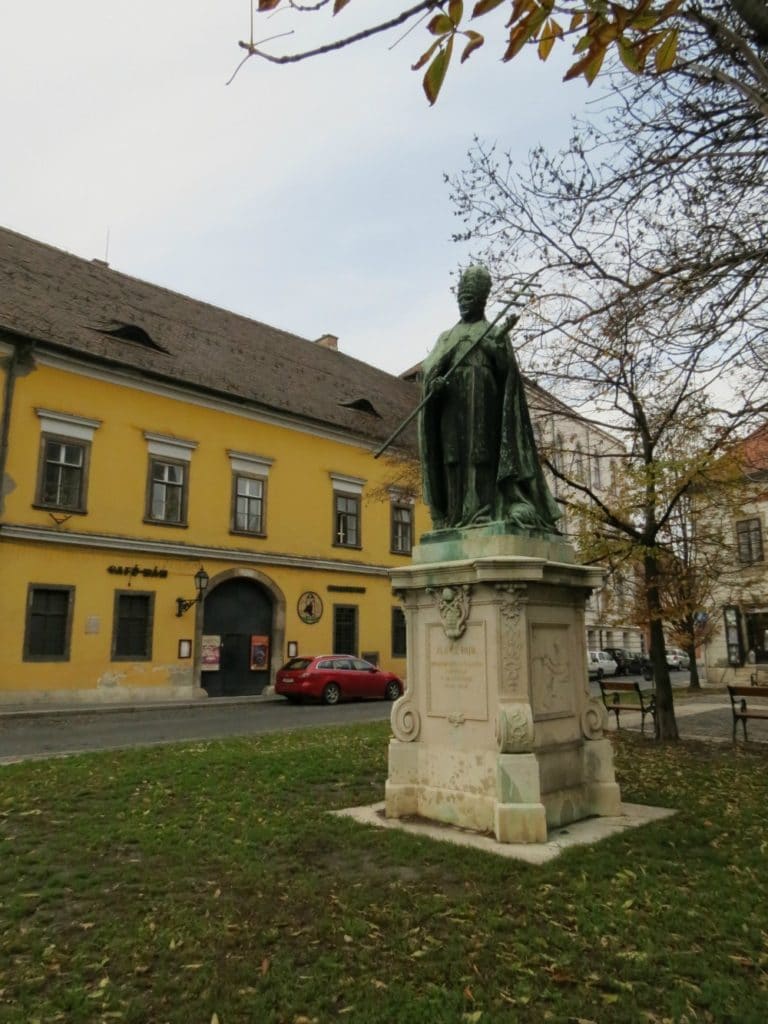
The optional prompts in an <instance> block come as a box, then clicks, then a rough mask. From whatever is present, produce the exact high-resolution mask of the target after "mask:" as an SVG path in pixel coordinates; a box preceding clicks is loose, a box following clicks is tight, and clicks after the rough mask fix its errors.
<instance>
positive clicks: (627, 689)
mask: <svg viewBox="0 0 768 1024" xmlns="http://www.w3.org/2000/svg"><path fill="white" fill-rule="evenodd" d="M600 689H601V690H602V691H603V693H612V692H613V691H614V690H618V691H619V692H620V693H634V692H635V691H636V690H638V689H639V687H638V685H637V683H606V682H604V681H603V680H602V679H601V680H600Z"/></svg>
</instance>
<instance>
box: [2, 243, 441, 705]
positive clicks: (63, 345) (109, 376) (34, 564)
mask: <svg viewBox="0 0 768 1024" xmlns="http://www.w3.org/2000/svg"><path fill="white" fill-rule="evenodd" d="M0 387H1V388H2V393H1V397H0V415H1V418H0V481H2V490H1V491H0V649H1V650H2V651H3V657H2V660H1V661H0V701H3V702H6V703H8V702H17V701H30V700H39V701H44V700H46V699H48V700H52V699H56V700H62V699H71V700H73V701H76V700H88V701H94V700H113V699H145V698H146V699H154V698H157V699H160V698H162V699H167V698H190V697H195V696H205V693H206V692H207V693H208V694H209V695H212V696H215V695H236V694H245V693H259V692H261V691H263V690H264V689H265V688H266V687H268V686H270V685H271V684H272V683H273V682H274V675H275V672H276V670H277V669H278V668H279V667H280V665H281V664H282V663H283V662H284V661H285V660H286V658H287V657H288V656H289V654H291V653H293V652H298V653H302V654H323V653H330V652H332V651H342V652H344V653H354V654H358V655H361V656H363V657H370V658H373V659H375V660H377V661H378V662H379V664H380V665H381V666H382V667H385V668H388V669H391V670H392V671H395V672H398V673H400V674H402V673H404V671H405V650H404V647H405V634H404V627H403V621H402V614H401V613H400V611H399V609H398V608H397V605H396V602H395V601H394V599H393V598H392V595H391V592H390V586H389V579H388V569H389V568H391V567H392V566H396V565H401V564H403V563H404V562H405V561H407V560H408V558H409V555H410V550H411V545H412V543H413V541H414V538H417V537H418V535H419V534H420V533H421V532H424V531H425V530H426V529H428V515H427V513H426V510H425V509H424V507H423V506H422V505H421V504H420V503H419V502H418V501H414V496H413V493H412V489H411V488H409V487H408V486H407V483H404V481H407V479H408V477H409V473H408V466H407V461H408V452H409V450H410V452H412V451H413V445H414V435H413V433H410V434H407V435H406V436H405V440H404V444H405V448H403V449H401V450H400V452H401V455H402V456H403V458H404V463H403V464H404V465H405V467H406V472H405V473H404V474H402V476H401V473H400V466H399V465H398V462H397V460H392V459H388V460H374V458H373V451H374V450H375V449H376V448H377V447H378V446H379V445H380V444H381V442H382V441H383V440H384V439H385V438H386V437H388V436H389V434H391V432H392V431H393V430H394V429H395V427H396V426H397V425H398V423H399V422H400V421H401V420H402V419H404V418H405V416H407V414H408V413H409V412H410V411H411V410H412V409H413V407H414V405H415V404H416V402H417V401H418V391H417V389H416V388H415V387H414V385H412V384H410V383H407V382H405V381H402V380H400V379H398V378H395V377H392V376H390V375H389V374H386V373H383V372H382V371H380V370H377V369H375V368H373V367H371V366H368V365H366V364H364V363H361V362H359V361H358V360H355V359H352V358H349V357H348V356H345V355H343V354H342V353H340V352H338V351H336V349H335V339H334V338H332V337H331V336H325V337H324V338H322V339H320V341H319V342H310V341H306V340H304V339H302V338H299V337H296V336H295V335H292V334H289V333H286V332H284V331H280V330H276V329H275V328H272V327H268V326H267V325H265V324H261V323H258V322H255V321H252V320H248V319H246V318H244V317H240V316H236V315H234V314H232V313H229V312H227V311H225V310H222V309H217V308H215V307H212V306H209V305H206V304H205V303H202V302H197V301H195V300H192V299H189V298H186V297H184V296H181V295H178V294H175V293H173V292H170V291H167V290H165V289H162V288H159V287H156V286H154V285H150V284H147V283H145V282H142V281H138V280H136V279H134V278H131V277H128V276H126V275H124V274H120V273H117V272H115V271H114V270H111V269H110V268H109V267H108V266H107V265H106V264H105V263H103V262H102V261H98V260H94V261H92V262H89V261H87V260H82V259H79V258H76V257H73V256H71V255H69V254H67V253H64V252H61V251H59V250H56V249H53V248H51V247H49V246H45V245H42V244H41V243H38V242H35V241H32V240H31V239H28V238H25V237H23V236H20V235H17V234H14V233H13V232H9V231H4V230H0ZM410 476H411V477H412V476H413V474H412V473H410ZM201 569H202V570H203V573H200V570H201ZM196 574H197V579H196ZM205 576H207V577H208V583H207V588H206V589H205V590H204V592H203V599H202V601H194V603H190V602H193V599H194V598H195V597H196V596H197V593H198V586H199V585H200V584H201V583H204V582H205Z"/></svg>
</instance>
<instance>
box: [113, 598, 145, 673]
mask: <svg viewBox="0 0 768 1024" xmlns="http://www.w3.org/2000/svg"><path fill="white" fill-rule="evenodd" d="M154 601H155V595H154V594H152V593H141V592H136V591H134V590H117V591H115V611H114V619H113V630H112V660H113V661H148V660H149V659H150V658H151V657H152V619H153V610H154Z"/></svg>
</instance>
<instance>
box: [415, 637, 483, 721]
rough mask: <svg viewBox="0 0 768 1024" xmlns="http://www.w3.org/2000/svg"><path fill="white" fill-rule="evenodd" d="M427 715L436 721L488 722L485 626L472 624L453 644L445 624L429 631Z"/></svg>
mask: <svg viewBox="0 0 768 1024" xmlns="http://www.w3.org/2000/svg"><path fill="white" fill-rule="evenodd" d="M427 671H428V682H427V714H428V715H431V716H432V717H434V718H454V719H455V718H456V717H457V716H461V718H462V719H464V720H472V721H476V722H485V721H487V720H488V685H487V658H486V637H485V623H483V622H475V623H469V624H468V625H467V627H466V629H465V631H464V634H463V636H461V637H460V638H459V639H457V640H451V639H449V638H448V637H446V635H445V631H444V629H443V627H442V624H439V623H433V624H431V625H429V626H428V627H427Z"/></svg>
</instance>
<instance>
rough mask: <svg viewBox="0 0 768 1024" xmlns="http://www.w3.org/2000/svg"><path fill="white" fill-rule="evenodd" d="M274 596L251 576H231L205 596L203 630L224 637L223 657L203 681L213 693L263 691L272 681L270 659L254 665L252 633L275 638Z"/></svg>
mask: <svg viewBox="0 0 768 1024" xmlns="http://www.w3.org/2000/svg"><path fill="white" fill-rule="evenodd" d="M272 611H273V609H272V599H271V596H270V594H269V593H268V591H267V590H265V589H264V587H262V586H260V585H259V584H258V583H256V582H254V581H253V580H249V579H239V578H236V579H232V580H227V581H226V582H224V583H221V584H220V585H219V586H218V587H215V588H214V589H213V590H211V591H210V592H209V593H208V594H207V595H206V598H205V605H204V612H203V623H204V625H203V633H204V634H206V635H215V636H220V637H221V645H222V646H221V660H220V664H219V669H218V671H216V672H203V673H202V674H201V682H202V685H203V686H204V687H205V689H206V690H207V691H208V693H209V694H210V696H211V697H236V696H241V695H245V694H255V693H261V691H262V690H263V689H264V687H265V686H266V685H267V684H268V683H269V667H270V660H269V659H268V660H267V662H266V664H265V665H264V666H263V667H261V668H260V669H259V670H254V669H252V668H251V637H253V636H266V637H268V638H269V640H270V652H271V638H272V617H273V616H272Z"/></svg>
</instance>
